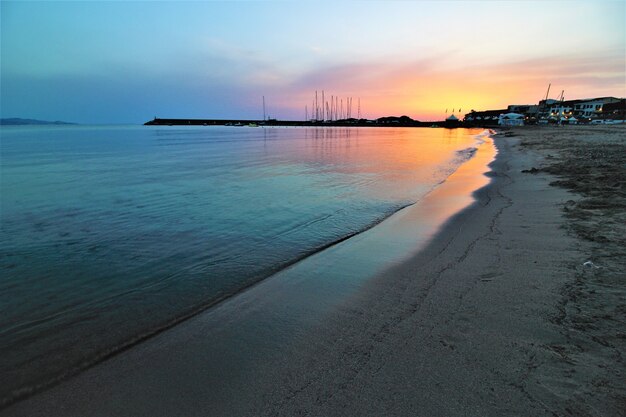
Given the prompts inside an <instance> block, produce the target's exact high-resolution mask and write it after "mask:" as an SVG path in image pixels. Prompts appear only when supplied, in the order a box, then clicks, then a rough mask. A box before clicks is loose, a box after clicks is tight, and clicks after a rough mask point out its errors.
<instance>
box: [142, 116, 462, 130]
mask: <svg viewBox="0 0 626 417" xmlns="http://www.w3.org/2000/svg"><path fill="white" fill-rule="evenodd" d="M144 125H146V126H307V127H321V126H330V127H431V126H432V127H448V128H454V127H464V124H463V123H462V122H457V121H437V122H420V121H418V120H412V119H408V118H406V119H405V118H403V117H383V118H380V119H376V120H368V119H343V120H333V121H329V120H326V121H322V120H308V121H307V120H276V119H269V120H241V119H161V118H154V119H153V120H150V121H148V122H146V123H144Z"/></svg>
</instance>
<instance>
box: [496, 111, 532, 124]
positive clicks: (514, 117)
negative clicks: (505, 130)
mask: <svg viewBox="0 0 626 417" xmlns="http://www.w3.org/2000/svg"><path fill="white" fill-rule="evenodd" d="M525 117H526V116H525V115H523V114H521V113H506V114H501V115H500V117H499V118H498V125H500V126H524V119H525Z"/></svg>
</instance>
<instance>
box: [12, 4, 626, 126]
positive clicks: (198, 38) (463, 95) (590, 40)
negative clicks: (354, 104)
mask: <svg viewBox="0 0 626 417" xmlns="http://www.w3.org/2000/svg"><path fill="white" fill-rule="evenodd" d="M625 4H626V3H625V2H624V1H567V2H566V1H558V2H547V1H519V2H516V1H473V2H470V1H453V2H445V1H438V2H433V1H417V2H409V1H404V2H381V1H367V2H365V1H354V2H321V1H316V2H263V1H257V2H161V1H152V2H148V1H145V2H90V1H82V2H56V1H50V2H29V1H19V2H11V1H4V0H3V1H2V3H1V6H0V7H1V10H0V12H1V20H2V21H1V23H2V26H1V31H2V33H1V34H2V41H1V42H2V44H1V46H2V49H1V58H2V60H1V63H0V65H1V79H0V82H1V84H0V87H1V91H0V93H1V102H0V104H1V107H0V110H1V114H2V117H32V118H39V119H47V120H50V119H53V120H57V119H59V120H69V121H76V122H80V123H141V122H143V121H145V120H148V119H151V118H152V117H154V116H155V115H156V116H159V117H206V118H221V117H224V118H236V117H241V118H258V117H260V116H261V96H263V95H264V96H265V97H266V101H267V104H268V111H269V113H270V115H272V116H275V117H278V118H285V119H298V118H303V117H304V106H305V105H307V104H310V102H311V99H312V97H313V95H314V92H315V90H322V89H324V90H326V93H327V94H328V95H330V94H334V95H339V96H341V97H348V96H352V97H355V99H356V98H357V97H360V98H361V100H362V107H363V109H364V113H365V115H366V116H368V117H379V116H384V115H389V114H408V115H410V116H412V117H415V118H418V119H422V120H427V119H433V118H437V116H438V114H439V113H441V112H443V110H444V109H443V108H444V107H446V108H449V107H465V108H466V109H467V110H469V108H470V107H471V108H476V109H480V108H497V107H500V106H504V105H506V104H508V103H512V102H515V103H525V102H536V101H537V100H538V99H539V98H540V97H541V95H542V94H543V93H544V92H545V88H546V87H547V84H548V83H549V82H551V83H552V84H553V88H554V91H557V90H558V92H560V90H561V89H564V90H565V91H566V93H565V95H566V98H581V97H592V96H601V95H615V96H625V95H626V91H625V88H626V87H625V86H626V79H625V77H626V75H625V69H624V68H625V65H626V35H625V29H624V28H625V27H626V21H625V20H626V17H625V16H626V9H625Z"/></svg>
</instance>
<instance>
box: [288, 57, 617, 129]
mask: <svg viewBox="0 0 626 417" xmlns="http://www.w3.org/2000/svg"><path fill="white" fill-rule="evenodd" d="M434 68H436V66H435V65H433V66H427V65H415V64H413V65H411V64H405V65H402V64H393V63H392V64H388V65H382V64H372V65H370V66H365V65H354V66H348V67H346V68H343V69H341V70H337V74H334V73H330V71H329V73H328V74H323V75H321V76H318V77H317V78H319V79H321V81H323V82H324V84H325V85H327V86H329V87H327V90H326V91H332V90H334V91H335V92H337V91H339V92H340V94H341V95H342V96H344V97H354V98H355V100H356V97H360V98H361V108H362V117H365V118H369V119H375V118H378V117H383V116H401V115H407V116H409V117H412V118H413V119H416V120H422V121H430V120H433V121H435V120H443V119H444V118H445V117H446V115H450V114H451V113H452V110H454V113H455V114H456V115H457V116H458V117H460V118H462V117H463V115H465V114H467V113H469V112H470V110H472V109H474V110H491V109H501V108H506V106H507V105H509V104H537V103H538V102H539V100H541V99H542V98H544V96H545V92H546V88H547V86H548V83H552V86H553V90H552V93H553V94H552V96H553V97H555V96H556V94H557V93H558V92H560V91H561V90H565V97H566V99H568V98H569V99H574V98H591V97H601V96H616V97H624V96H626V87H625V86H624V83H623V62H621V59H620V57H619V56H616V57H614V58H611V59H609V60H607V59H604V62H603V67H602V76H598V72H597V71H598V69H597V65H595V64H594V63H593V58H591V57H587V58H578V59H574V58H569V59H567V58H561V59H557V58H553V59H543V60H539V59H536V60H532V61H528V62H521V63H510V64H491V65H487V64H485V65H474V66H469V65H468V66H467V67H465V68H461V69H454V68H453V69H450V68H447V69H443V70H440V71H437V70H435V69H434ZM333 71H334V70H333ZM351 74H354V76H351ZM318 89H319V87H318ZM313 90H315V88H313ZM557 90H558V91H557ZM319 91H320V92H321V90H319ZM359 92H367V93H366V94H361V93H359ZM308 96H310V93H308V92H306V93H301V94H299V95H298V98H299V100H304V102H303V101H298V102H295V100H294V102H291V103H285V104H286V105H287V106H288V107H293V108H295V107H300V106H303V105H304V104H307V103H306V100H307V98H304V97H308ZM309 107H310V103H309ZM446 109H447V110H448V112H447V113H446ZM459 109H461V112H459ZM354 114H355V107H354V105H353V115H354ZM354 117H356V116H354Z"/></svg>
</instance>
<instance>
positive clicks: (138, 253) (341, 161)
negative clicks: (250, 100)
mask: <svg viewBox="0 0 626 417" xmlns="http://www.w3.org/2000/svg"><path fill="white" fill-rule="evenodd" d="M481 132H482V131H481V130H476V129H474V130H471V129H432V128H392V127H390V128H383V127H375V128H374V127H370V128H367V127H359V128H356V127H355V128H339V127H319V128H309V127H298V128H293V127H290V128H284V127H283V128H280V127H272V128H269V127H256V128H255V127H226V126H222V127H220V126H73V125H72V126H3V127H2V128H1V130H0V134H1V136H0V139H1V142H0V162H1V164H0V191H1V200H0V220H1V222H0V225H1V233H0V272H1V274H0V375H2V384H0V404H8V403H10V402H12V401H14V400H15V399H18V398H21V397H24V396H27V395H28V394H30V393H32V392H34V391H36V390H38V389H40V388H42V387H45V386H48V385H50V384H51V383H54V382H55V381H59V380H61V379H63V378H64V377H67V376H68V375H72V374H74V373H76V372H78V371H80V370H82V369H84V368H86V367H89V366H91V365H93V364H95V363H97V362H99V361H101V360H103V359H105V358H107V357H110V356H112V355H114V354H116V353H118V352H120V351H122V350H123V349H125V348H127V347H129V346H132V345H134V344H136V343H138V342H140V341H142V340H145V339H147V338H148V337H150V336H152V335H155V334H157V333H159V332H160V331H162V330H164V329H167V328H169V327H171V326H172V325H174V324H176V323H179V322H181V321H182V320H185V319H186V318H189V317H191V316H193V315H195V314H197V313H198V312H201V311H203V310H206V309H208V308H211V307H212V306H214V305H215V304H216V303H219V302H220V301H221V300H224V299H225V298H228V297H231V296H233V295H235V294H237V293H239V292H241V291H242V290H244V289H246V288H248V287H250V286H252V285H254V284H255V283H258V282H260V281H262V280H264V279H266V278H268V277H270V276H271V275H273V274H275V273H277V272H278V271H281V270H283V269H284V268H286V267H288V266H290V265H293V264H294V263H296V262H298V261H300V260H302V259H304V258H306V257H308V256H310V255H312V254H315V253H317V252H319V251H321V250H324V249H325V248H328V247H330V246H332V245H333V244H335V243H337V242H340V241H344V240H346V239H348V238H350V237H352V236H355V235H358V234H359V233H361V232H363V231H364V230H367V229H369V228H371V227H373V226H375V225H376V224H377V223H379V222H381V221H382V220H384V219H385V218H387V217H389V216H390V215H392V214H393V213H395V212H396V211H398V210H400V209H402V208H403V207H406V206H408V205H411V204H414V203H416V202H419V201H420V199H422V198H424V196H425V195H427V194H428V193H429V192H431V191H432V190H434V189H435V188H436V187H438V186H439V185H440V184H442V183H443V182H444V181H445V180H446V178H447V177H448V176H450V175H451V174H452V173H453V172H455V170H457V169H458V167H459V166H461V165H462V164H463V163H464V162H466V161H468V160H469V159H470V158H472V156H473V155H474V152H475V150H476V147H477V146H478V144H479V143H480V141H481V140H482V139H481Z"/></svg>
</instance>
